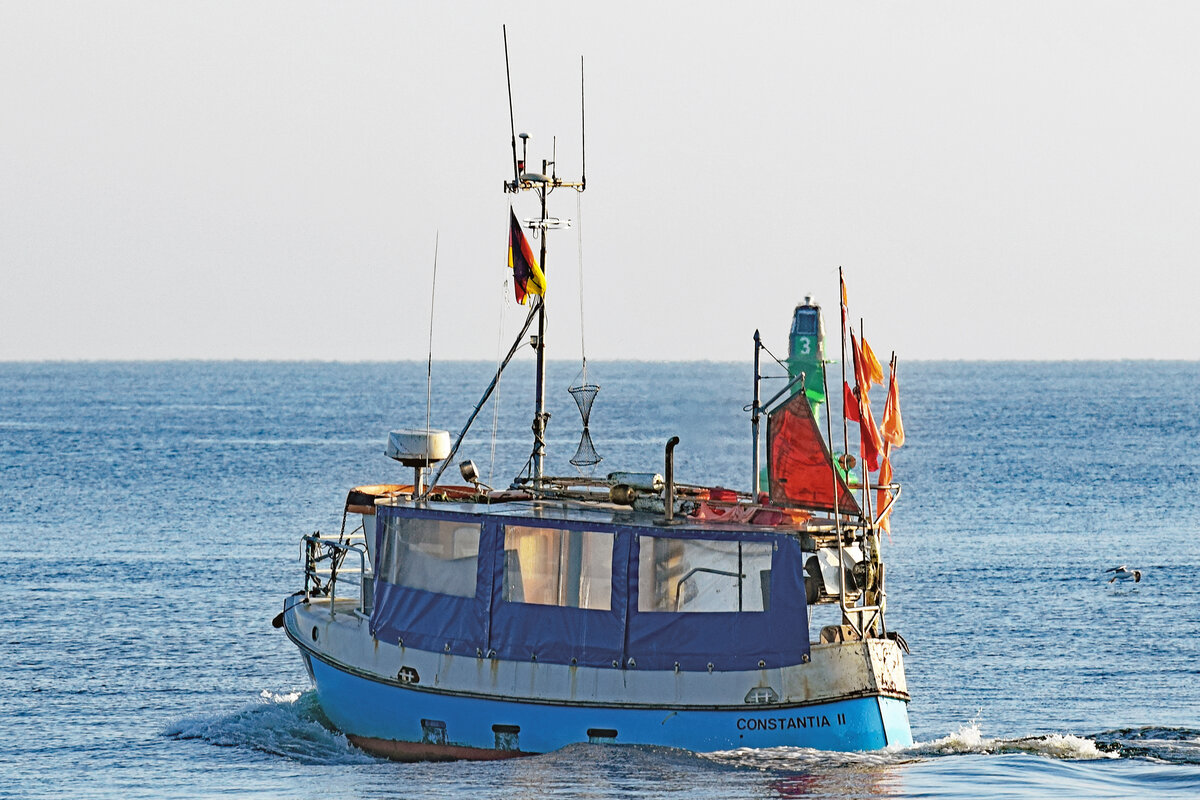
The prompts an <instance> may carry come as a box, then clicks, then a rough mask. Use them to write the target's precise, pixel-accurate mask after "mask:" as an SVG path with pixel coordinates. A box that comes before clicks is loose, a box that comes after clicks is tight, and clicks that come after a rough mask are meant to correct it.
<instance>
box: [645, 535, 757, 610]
mask: <svg viewBox="0 0 1200 800" xmlns="http://www.w3.org/2000/svg"><path fill="white" fill-rule="evenodd" d="M638 540H639V549H640V553H639V556H638V558H639V561H638V611H674V612H689V613H691V612H697V613H713V612H721V611H740V612H753V611H766V610H768V609H769V608H770V604H771V556H772V553H773V552H774V550H775V546H774V545H773V544H772V543H771V542H739V541H714V540H711V539H668V538H665V537H660V536H640V537H638Z"/></svg>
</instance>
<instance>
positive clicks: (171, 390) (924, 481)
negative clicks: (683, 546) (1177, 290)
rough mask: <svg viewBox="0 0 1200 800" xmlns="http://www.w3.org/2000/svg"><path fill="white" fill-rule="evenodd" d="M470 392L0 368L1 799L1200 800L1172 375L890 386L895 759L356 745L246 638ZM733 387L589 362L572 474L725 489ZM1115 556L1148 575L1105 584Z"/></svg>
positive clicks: (736, 466)
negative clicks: (410, 434) (440, 760)
mask: <svg viewBox="0 0 1200 800" xmlns="http://www.w3.org/2000/svg"><path fill="white" fill-rule="evenodd" d="M492 369H493V367H492V365H489V364H485V363H472V364H464V363H446V364H435V365H434V369H433V384H432V393H431V395H432V400H431V402H430V403H429V405H428V406H427V404H426V380H425V365H424V364H415V363H380V364H330V363H82V364H81V363H47V364H0V541H2V542H3V545H4V549H3V559H2V565H3V566H0V602H2V603H3V608H4V611H3V615H2V619H3V622H2V623H0V741H2V742H3V746H2V747H0V796H4V797H64V798H66V797H70V798H77V797H119V798H137V797H215V796H238V797H312V798H318V797H319V798H355V797H406V798H407V797H504V798H526V797H536V798H547V797H589V798H617V797H688V798H694V797H698V798H718V797H721V798H724V797H775V796H793V795H804V796H813V797H869V798H874V797H1011V798H1035V797H1049V796H1053V797H1078V798H1084V797H1088V798H1090V797H1122V798H1125V797H1139V796H1142V797H1149V796H1154V797H1168V798H1195V797H1197V796H1200V579H1198V578H1197V570H1198V569H1200V450H1198V446H1200V364H1196V363H1153V362H1150V363H1142V362H1138V363H1132V362H1121V363H1058V364H1052V363H913V364H902V365H901V375H900V379H901V386H902V408H903V413H904V422H905V427H906V431H907V435H908V443H907V444H906V445H905V446H904V447H903V448H902V449H901V450H899V451H898V452H897V453H896V455H895V458H894V462H895V469H896V475H897V479H898V480H899V481H901V482H902V483H903V484H904V490H903V494H902V496H901V498H900V501H899V505H898V507H897V511H896V513H895V520H894V526H893V527H894V530H893V532H892V535H891V537H890V539H886V540H885V543H884V546H885V555H886V557H887V560H888V562H887V563H888V609H889V619H888V622H889V627H891V628H893V629H896V630H899V631H901V632H902V633H903V635H904V636H905V638H906V639H907V641H908V642H909V644H910V645H911V647H912V651H913V652H912V655H911V656H909V657H908V658H907V660H906V668H907V673H908V682H909V688H910V690H911V692H912V697H913V701H912V704H911V706H910V709H909V712H910V717H911V721H912V729H913V735H914V738H915V739H916V740H917V744H916V745H915V746H913V747H912V748H908V749H899V750H890V751H885V752H878V753H865V754H841V753H825V752H818V751H812V750H805V749H795V748H777V749H771V750H732V751H728V752H721V753H704V754H695V753H688V752H684V751H677V750H670V749H662V748H653V747H622V746H603V745H587V744H580V745H573V746H570V747H567V748H565V749H563V750H560V751H557V752H554V753H548V754H545V755H541V756H536V757H531V758H526V759H517V760H514V761H507V762H491V763H453V764H396V763H391V762H387V761H381V760H378V759H375V758H372V757H370V756H368V755H366V754H364V753H362V752H361V751H359V750H357V749H355V748H354V747H353V746H351V745H350V744H348V743H347V741H346V739H345V738H344V737H343V736H341V735H340V734H339V733H337V732H336V731H334V730H331V729H330V727H329V726H328V725H327V723H326V721H325V718H324V716H323V715H322V713H321V710H320V708H319V706H318V705H317V703H316V702H315V698H314V696H313V694H312V692H311V690H310V688H309V686H308V683H307V677H306V675H305V672H304V669H303V666H302V664H301V661H300V658H299V656H298V655H297V653H296V651H295V648H294V647H293V646H292V645H291V644H290V643H289V642H288V641H287V639H286V638H285V637H284V636H283V634H282V633H281V632H280V631H278V630H276V629H274V628H272V627H271V624H270V621H271V618H272V617H274V616H275V615H276V614H277V613H278V612H279V610H281V608H282V604H283V599H284V597H285V596H286V595H288V594H289V593H291V592H293V591H295V590H296V589H297V588H299V587H300V586H301V563H300V560H299V557H300V545H299V542H300V537H301V536H302V535H303V534H305V533H309V532H312V531H313V530H318V529H319V530H321V531H323V532H328V533H333V532H336V531H337V529H338V527H339V525H340V511H341V506H342V503H343V502H344V499H345V492H346V490H347V489H348V488H349V487H350V486H353V485H356V484H366V483H378V482H407V481H408V480H409V479H410V474H411V473H410V471H408V470H407V469H405V468H403V467H401V466H399V465H398V464H395V463H394V462H391V461H388V460H387V459H386V458H385V457H384V456H383V455H382V453H383V448H384V444H385V442H386V435H387V432H388V430H389V429H393V428H400V427H421V426H424V425H425V422H426V418H427V416H428V418H429V419H430V421H431V422H432V424H433V425H434V426H435V427H442V428H446V429H449V430H451V431H454V432H457V430H458V429H459V428H460V427H461V425H462V424H463V422H464V421H465V420H466V418H467V416H468V414H469V413H470V411H471V409H472V408H473V407H474V405H475V402H476V401H477V400H478V399H479V395H480V393H481V392H482V389H483V387H484V385H485V384H486V382H487V380H488V379H489V378H490V373H491V371H492ZM529 372H530V369H529V366H528V365H527V364H520V363H518V364H515V365H514V366H513V368H512V369H511V370H510V373H506V375H505V379H504V380H503V381H502V382H501V385H500V389H499V393H498V402H496V403H489V404H488V405H487V406H485V407H484V411H483V413H481V414H480V416H479V419H478V421H477V423H476V425H475V428H474V429H473V431H472V433H471V435H470V436H468V437H467V439H466V442H465V445H464V448H463V451H462V453H461V457H462V458H471V459H473V460H474V461H475V462H476V464H477V465H478V467H479V470H480V472H481V473H482V475H483V477H484V479H485V480H486V481H487V482H489V483H491V484H492V485H498V486H500V485H506V484H507V482H508V481H509V480H510V479H511V477H512V476H513V475H514V474H515V473H516V472H518V471H519V470H520V469H521V468H522V467H523V466H524V465H525V463H526V461H527V459H528V456H529V450H530V444H531V438H530V433H529V423H530V419H531V407H532V396H533V387H532V383H531V381H530V380H529ZM750 377H751V376H750V370H749V369H748V367H746V366H744V365H731V364H713V363H632V362H624V363H596V364H590V365H589V374H588V379H589V380H591V381H593V382H595V383H599V384H600V385H601V387H602V389H601V392H600V394H599V396H598V397H597V399H596V404H595V410H594V412H593V414H592V417H591V421H590V429H591V434H592V438H593V440H594V441H595V445H596V448H597V450H598V451H599V452H600V454H601V455H602V456H603V457H604V459H605V460H604V462H603V463H602V464H600V466H599V467H598V468H597V472H598V473H599V474H603V473H605V472H606V471H609V470H617V469H624V470H638V471H660V470H661V469H662V460H663V447H664V445H665V443H666V440H667V439H668V438H669V437H670V436H673V435H678V436H679V437H680V440H681V441H680V444H679V447H678V448H677V450H676V453H677V474H678V475H679V477H680V479H681V480H684V481H688V482H705V483H718V484H723V485H726V486H730V487H734V488H746V487H747V486H748V485H749V482H750V455H751V448H750V424H749V416H748V414H747V413H745V411H744V410H743V409H744V407H745V406H746V404H747V403H748V402H749V400H750V398H751V386H750ZM581 378H582V376H581V375H580V374H579V370H578V367H577V366H575V365H569V364H561V363H553V364H551V369H550V380H549V386H550V390H549V393H548V398H549V403H550V411H551V412H552V415H553V416H552V419H551V422H550V425H549V431H548V448H549V459H548V471H552V472H559V473H569V474H573V473H574V468H573V467H571V466H570V464H569V463H568V459H569V458H570V457H571V455H573V454H574V452H575V448H576V446H577V444H578V441H579V435H580V419H579V414H578V411H577V410H576V408H575V405H574V403H573V402H572V401H571V397H570V395H569V394H568V393H567V391H566V389H567V387H568V386H569V385H571V384H572V383H576V384H577V383H578V382H579V381H580V379H581ZM831 383H832V385H836V378H835V379H834V381H832V382H831ZM779 386H780V384H779V383H778V382H774V383H770V384H769V385H768V386H767V387H766V388H765V389H764V394H765V395H769V394H771V393H773V391H774V388H777V387H779ZM876 393H877V394H879V395H880V397H877V398H876V400H877V402H881V401H882V396H881V395H882V392H881V391H880V390H876ZM834 435H835V438H836V439H839V440H840V438H841V426H840V424H838V423H835V425H834ZM851 436H853V429H851ZM452 477H453V478H454V480H455V481H457V480H458V478H457V475H453V476H452ZM1120 564H1126V565H1128V566H1129V567H1130V568H1131V569H1132V568H1137V569H1140V570H1141V571H1142V574H1143V578H1142V581H1141V582H1140V583H1133V582H1117V583H1113V584H1110V583H1108V582H1107V581H1108V578H1109V577H1110V574H1109V573H1106V572H1105V570H1106V569H1108V568H1111V567H1115V566H1118V565H1120Z"/></svg>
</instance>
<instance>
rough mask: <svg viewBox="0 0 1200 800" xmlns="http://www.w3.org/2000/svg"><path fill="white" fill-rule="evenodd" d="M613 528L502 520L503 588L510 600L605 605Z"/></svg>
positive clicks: (609, 596)
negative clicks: (579, 528)
mask: <svg viewBox="0 0 1200 800" xmlns="http://www.w3.org/2000/svg"><path fill="white" fill-rule="evenodd" d="M612 553H613V534H611V533H602V532H599V531H573V530H564V529H561V528H533V527H528V526H524V525H507V526H505V528H504V594H503V597H504V599H505V600H506V601H508V602H511V603H533V604H536V605H543V606H564V607H568V608H587V609H595V610H601V611H607V610H609V609H610V608H611V607H612Z"/></svg>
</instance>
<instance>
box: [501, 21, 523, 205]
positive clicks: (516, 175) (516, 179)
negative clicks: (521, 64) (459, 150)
mask: <svg viewBox="0 0 1200 800" xmlns="http://www.w3.org/2000/svg"><path fill="white" fill-rule="evenodd" d="M500 30H501V31H503V32H504V78H505V80H506V82H507V83H508V128H509V130H510V131H511V132H512V153H513V189H514V190H515V189H516V187H517V186H520V184H521V173H520V170H518V169H517V123H516V121H515V119H514V117H513V102H512V72H511V71H510V70H509V68H508V26H507V25H501V26H500Z"/></svg>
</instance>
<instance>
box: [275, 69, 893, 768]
mask: <svg viewBox="0 0 1200 800" xmlns="http://www.w3.org/2000/svg"><path fill="white" fill-rule="evenodd" d="M509 99H510V122H511V108H512V105H511V88H510V92H509ZM513 133H514V135H513V139H512V142H513V176H512V178H511V179H509V180H506V181H505V184H504V189H505V191H506V192H509V193H511V194H513V195H521V194H523V193H529V194H532V195H534V196H536V197H537V198H538V200H539V201H540V202H539V206H540V213H539V215H538V216H537V217H535V218H533V219H531V220H529V221H528V223H527V225H528V227H530V228H532V229H533V230H534V231H535V232H536V234H537V235H538V238H540V243H541V250H540V256H541V258H540V262H539V260H538V259H535V258H534V257H533V254H532V250H531V248H530V247H529V244H528V241H527V240H526V239H525V237H524V235H523V232H522V228H523V227H524V226H522V225H521V224H520V223H519V222H518V220H517V218H516V216H515V213H514V214H512V215H511V220H510V221H511V226H512V228H511V232H510V240H509V265H510V266H511V267H512V268H513V279H514V282H515V283H516V285H517V294H518V299H522V300H525V301H528V303H529V305H530V309H529V312H528V316H527V317H526V318H525V322H524V327H523V328H522V330H521V332H520V333H519V334H518V336H517V337H516V341H515V342H514V343H513V347H512V349H511V350H510V351H509V354H508V357H506V358H505V359H503V360H502V362H501V364H500V366H499V368H498V369H497V371H496V376H495V378H493V380H492V383H491V385H490V386H488V387H487V388H486V389H485V390H484V392H483V397H482V399H481V400H480V401H479V402H478V403H477V404H476V405H475V408H474V411H473V412H472V413H471V414H470V415H469V418H468V419H467V422H466V424H465V425H464V426H463V428H462V430H461V432H460V433H459V434H458V435H457V437H456V438H455V439H454V440H453V441H452V440H451V436H450V434H449V433H448V432H446V431H434V430H429V428H428V425H426V427H423V428H422V427H416V428H412V429H405V430H399V431H393V432H391V433H390V434H389V436H388V442H387V447H386V450H385V452H386V455H387V456H389V457H391V458H392V459H393V460H395V461H398V462H400V463H401V464H402V465H404V466H406V467H408V468H411V469H412V480H411V482H404V483H384V484H379V485H373V486H359V487H355V488H353V489H351V490H350V491H349V493H348V495H347V498H346V502H345V505H344V508H343V514H342V526H341V530H340V531H339V532H338V534H337V535H332V536H323V535H321V534H319V533H316V534H311V535H308V536H305V537H304V538H303V545H302V553H303V562H304V585H303V588H302V589H301V590H299V591H297V592H296V593H294V594H292V595H291V596H289V597H288V598H287V599H286V600H285V603H284V610H283V612H282V613H281V614H280V615H279V616H278V617H276V619H275V624H276V626H277V627H281V628H282V629H283V630H284V631H285V632H286V634H287V636H288V638H289V639H290V640H291V641H292V642H293V643H294V644H295V645H296V647H297V648H299V650H300V653H301V656H302V658H303V662H304V665H305V668H306V670H307V672H308V675H309V678H310V679H311V681H312V684H313V686H314V687H315V692H316V697H317V699H318V702H319V704H320V707H321V709H322V710H323V712H324V713H325V715H326V716H327V717H328V719H329V720H330V722H332V724H333V725H334V726H336V727H337V728H338V729H339V730H340V731H342V732H344V733H345V735H346V736H347V737H348V738H349V740H350V741H351V742H353V743H354V744H356V745H357V746H359V747H361V748H363V749H364V750H366V751H368V752H371V753H374V754H377V755H381V756H385V757H389V758H395V759H402V760H453V759H500V758H509V757H514V756H522V755H527V754H533V753H544V752H548V751H552V750H555V749H558V748H561V747H563V746H565V745H569V744H572V743H576V742H593V743H607V744H643V745H662V746H671V747H678V748H686V749H688V750H693V751H717V750H727V749H731V748H740V747H752V748H760V747H778V746H796V747H811V748H818V749H822V750H842V751H854V750H874V749H879V748H884V747H889V746H905V745H909V744H911V742H912V739H911V734H910V730H909V723H908V711H907V706H908V702H909V695H908V691H907V685H906V683H905V676H904V667H903V653H904V652H905V651H906V649H907V646H906V644H905V643H904V639H903V638H902V637H901V636H899V635H898V634H897V633H896V632H894V631H891V630H889V629H888V628H887V625H886V617H885V611H886V584H885V570H884V563H883V558H882V543H881V536H880V534H881V531H882V530H883V528H884V527H885V526H886V525H887V519H888V515H890V512H891V510H892V508H891V507H892V504H893V502H894V499H895V497H896V496H897V495H898V493H899V486H898V485H897V484H895V483H893V482H892V481H891V480H890V475H888V476H884V475H880V476H878V478H880V479H882V478H886V480H879V479H877V480H876V481H875V482H876V484H877V485H875V486H871V485H870V480H871V477H870V469H869V468H868V467H867V466H866V465H865V464H864V466H862V467H859V468H857V469H856V468H855V464H854V462H855V459H853V458H851V457H849V456H848V455H846V453H845V452H841V453H837V452H835V450H836V448H835V446H834V440H833V435H832V422H831V414H830V410H829V406H828V404H827V403H826V402H825V401H826V394H827V389H826V383H827V379H826V376H825V365H826V359H825V357H824V336H823V330H822V324H823V323H822V320H821V309H820V306H819V305H817V304H816V303H815V302H813V301H812V300H811V299H809V300H807V301H806V302H805V303H804V304H802V305H801V306H798V307H797V309H796V312H795V318H794V321H793V326H792V333H791V337H790V344H791V348H790V355H789V358H788V360H787V361H786V362H785V366H786V367H787V374H786V375H785V376H782V379H783V380H786V385H785V386H784V388H782V389H780V390H779V391H778V392H777V393H775V394H774V396H772V397H770V398H768V399H766V400H765V401H764V400H763V399H762V397H761V391H760V389H761V386H762V380H763V379H764V376H763V375H761V374H760V372H761V361H760V353H761V352H763V351H764V349H765V348H764V346H763V345H762V342H761V338H760V336H759V334H758V333H757V332H756V333H755V336H754V341H755V346H754V381H753V386H752V387H748V389H749V392H750V393H752V396H753V401H752V402H751V403H750V405H749V411H750V417H751V419H750V421H751V426H750V427H751V431H750V436H749V437H748V439H749V441H748V442H747V446H748V447H749V448H752V452H753V458H752V461H753V468H752V475H751V476H748V477H749V478H750V480H749V481H747V484H748V485H747V486H746V487H744V488H743V489H727V488H721V487H715V486H703V485H697V484H694V483H688V482H686V481H683V480H680V479H677V477H676V475H675V469H674V449H675V447H676V446H677V445H678V443H679V439H678V437H671V438H670V439H669V440H667V441H665V442H664V443H663V450H662V462H661V471H660V470H659V463H653V464H642V465H631V466H632V467H633V469H631V470H629V471H617V472H610V473H607V474H606V475H604V476H602V477H592V476H590V475H587V474H584V471H581V472H580V474H576V475H572V476H563V475H549V474H546V472H545V471H544V465H545V451H546V442H545V435H544V434H545V426H546V420H547V417H548V415H547V414H546V411H545V408H546V406H545V392H546V377H545V353H546V345H547V342H546V336H545V329H544V319H545V309H546V301H545V277H544V275H542V274H541V272H540V270H539V267H538V264H539V263H540V264H542V265H544V264H545V263H546V246H547V244H546V240H547V238H548V237H547V233H548V232H549V231H551V230H552V229H553V228H554V227H555V220H554V219H553V218H552V217H550V216H549V215H548V213H547V198H548V196H549V195H550V194H551V192H552V191H554V190H556V189H574V190H575V191H583V190H584V189H585V188H586V178H585V177H582V176H581V178H580V179H579V180H578V181H569V180H564V179H560V178H559V177H557V175H556V174H555V172H556V170H555V169H554V167H553V164H552V163H548V162H546V161H543V163H542V171H541V172H538V173H535V172H531V171H529V170H527V169H526V158H525V156H526V154H527V148H528V137H526V136H525V135H524V134H522V136H521V140H522V147H521V153H520V155H518V152H517V144H516V142H517V136H516V134H515V126H514V127H513ZM585 163H586V162H585ZM583 174H586V169H585V171H584V173H583ZM522 295H524V296H522ZM843 297H844V291H843ZM842 309H843V313H842V319H843V331H845V327H846V326H845V318H846V314H845V304H844V303H843V305H842ZM535 321H536V322H537V325H538V327H537V330H538V333H537V334H536V335H535V336H533V337H531V342H532V344H533V345H534V347H535V349H536V392H535V403H534V409H533V426H532V427H533V443H532V450H531V455H530V458H529V461H528V463H527V468H526V469H525V470H524V471H523V473H522V474H521V475H519V476H517V477H516V478H515V479H514V480H513V481H512V483H511V484H510V485H509V486H507V487H504V488H501V489H493V488H491V487H489V486H487V485H485V484H484V483H482V482H481V481H480V480H479V476H478V470H477V469H476V468H475V467H474V464H473V463H472V462H470V461H463V462H461V463H459V462H458V460H457V458H456V455H457V454H458V451H459V446H460V444H461V443H462V441H463V438H464V436H465V435H466V433H467V431H468V430H469V429H470V427H471V423H472V422H473V421H474V419H475V416H476V415H477V414H478V413H479V411H480V409H481V408H483V407H484V404H485V403H486V402H487V400H488V398H489V396H490V394H491V392H492V389H493V388H494V386H495V385H496V382H497V381H498V380H499V377H500V374H501V373H502V372H503V371H504V369H505V368H506V367H507V365H508V363H509V361H510V360H511V358H512V355H513V353H515V352H516V351H517V349H518V348H519V347H520V346H522V344H523V343H524V342H525V339H526V336H527V334H528V332H529V330H530V329H531V327H532V325H533V324H534V322H535ZM853 344H854V346H855V347H858V344H857V342H855V343H853ZM863 344H865V342H864V343H863ZM856 352H857V351H856ZM854 361H855V364H856V366H858V365H859V359H858V358H857V357H856V358H855V359H854ZM843 363H844V360H843ZM868 367H869V365H868V364H865V363H864V364H863V365H862V369H860V370H856V372H862V371H863V370H867V371H866V372H865V373H864V375H863V376H862V377H861V379H859V376H858V375H856V381H855V383H856V388H855V389H850V387H849V385H848V384H846V388H847V390H848V394H847V397H848V398H849V397H850V396H851V395H853V400H852V401H851V400H847V401H846V402H853V403H855V404H856V407H855V408H854V409H853V413H856V414H858V416H859V417H860V418H862V417H863V416H866V415H869V409H870V405H869V402H867V397H866V389H867V388H869V386H870V383H869V381H870V374H869V369H867V368H868ZM894 374H895V373H894V361H893V381H892V388H893V389H894V385H895V383H894ZM864 387H865V388H864ZM597 390H598V387H595V386H592V385H590V384H588V383H587V382H586V380H584V382H583V383H582V384H581V385H580V386H574V387H571V388H570V391H571V392H572V394H573V396H574V397H575V399H576V401H577V403H578V404H579V408H580V411H581V413H582V415H583V419H584V427H583V438H582V440H581V443H580V447H579V451H578V452H577V453H576V457H575V458H574V459H572V463H574V464H577V465H583V466H592V465H594V464H595V463H596V462H597V461H598V460H599V457H598V456H597V455H596V454H595V449H594V447H593V444H592V441H591V438H590V434H589V431H588V427H587V422H588V412H589V410H590V407H591V402H592V400H593V398H594V397H595V393H596V391H597ZM891 401H892V395H891V394H889V403H891ZM864 405H865V409H866V410H865V411H864V410H863V406H864ZM822 408H824V412H825V414H824V416H825V427H826V430H825V432H824V433H822V431H821V426H820V422H819V420H820V416H821V411H822ZM897 410H898V409H897ZM853 413H852V416H853ZM764 418H765V420H766V428H767V430H766V436H765V440H764V437H762V436H761V433H760V426H761V423H762V421H763V419H764ZM871 424H872V425H873V423H871ZM859 425H860V426H862V427H863V428H864V429H865V423H861V422H860V423H859ZM886 427H887V426H886V425H885V428H886ZM843 431H845V424H843ZM845 438H846V437H845V436H843V439H844V440H845ZM867 438H869V437H867ZM844 444H845V441H843V445H844ZM841 449H842V450H843V451H845V450H848V449H849V448H847V447H845V446H843V447H842V448H841ZM764 453H765V457H766V459H765V460H766V463H765V465H762V464H761V461H762V455H763V454H764ZM381 461H382V459H381ZM656 461H657V460H656ZM864 461H866V459H864ZM454 464H458V465H459V471H460V473H461V475H462V482H461V483H457V484H451V483H449V482H446V481H443V480H442V476H443V473H444V471H445V470H446V468H447V467H448V466H450V465H454ZM872 492H874V496H872ZM876 498H878V502H877V503H875V505H876V506H877V508H874V509H873V508H872V505H873V501H874V500H876Z"/></svg>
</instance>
